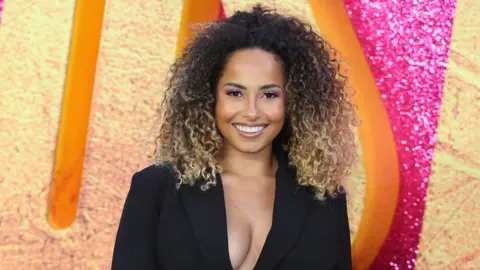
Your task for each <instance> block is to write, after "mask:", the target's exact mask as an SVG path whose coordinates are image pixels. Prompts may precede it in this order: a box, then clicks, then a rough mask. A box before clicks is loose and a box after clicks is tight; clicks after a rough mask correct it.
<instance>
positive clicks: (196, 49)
mask: <svg viewBox="0 0 480 270" xmlns="http://www.w3.org/2000/svg"><path fill="white" fill-rule="evenodd" d="M333 55H334V51H333V50H332V49H330V48H329V46H328V45H327V44H326V43H325V41H324V40H323V39H322V38H321V37H320V36H319V35H318V34H316V33H315V32H314V31H312V29H311V27H310V26H308V25H307V24H305V23H303V22H301V21H300V20H299V19H297V18H293V17H285V16H281V15H278V14H277V13H275V12H273V11H270V10H266V9H264V8H262V7H261V6H256V7H254V8H253V10H252V11H250V12H236V13H235V14H234V15H233V16H232V17H230V18H228V19H226V20H224V21H222V22H216V23H211V24H209V25H207V27H205V28H204V29H203V30H201V31H199V33H198V34H197V35H196V36H195V37H194V38H193V40H192V41H191V43H190V45H189V46H188V47H187V48H186V49H185V50H184V52H183V54H182V55H181V57H180V58H179V59H178V60H177V61H176V62H175V63H174V64H173V66H172V68H171V73H172V75H171V79H170V83H169V87H168V89H167V92H166V99H165V100H164V102H163V109H164V110H163V115H162V119H163V122H162V126H161V129H160V134H159V136H158V138H157V139H158V142H159V145H158V147H157V150H158V151H156V160H155V165H153V166H151V167H148V168H146V169H144V170H142V171H140V172H138V173H136V174H135V175H134V176H133V180H132V184H131V187H130V191H129V193H128V196H127V199H126V202H125V206H124V210H123V214H122V218H121V221H120V225H119V229H118V233H117V238H116V243H115V249H114V255H113V266H112V268H113V269H242V270H243V269H351V267H352V266H351V257H350V235H349V225H348V217H347V211H346V199H345V194H344V192H343V191H342V189H341V185H340V182H341V181H342V180H343V179H344V178H345V177H346V176H347V175H348V174H349V171H350V168H351V167H352V165H353V164H354V161H355V157H356V155H355V144H354V136H353V132H352V131H351V125H352V124H353V123H354V106H353V105H352V104H351V103H350V102H349V97H348V95H347V92H346V89H345V77H343V76H340V75H339V72H338V70H339V64H338V62H337V61H335V60H334V59H332V58H331V57H332V56H333Z"/></svg>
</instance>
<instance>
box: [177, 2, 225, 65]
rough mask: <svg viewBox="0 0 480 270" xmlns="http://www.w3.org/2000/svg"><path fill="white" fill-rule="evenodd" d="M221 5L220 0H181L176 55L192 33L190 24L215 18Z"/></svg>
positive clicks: (180, 51) (179, 53) (178, 54)
mask: <svg viewBox="0 0 480 270" xmlns="http://www.w3.org/2000/svg"><path fill="white" fill-rule="evenodd" d="M221 6H222V1H221V0H202V1H198V0H184V1H183V10H182V21H181V23H180V30H179V33H178V40H177V52H176V55H177V57H178V56H180V55H181V53H182V51H183V49H184V48H185V47H186V45H187V42H188V39H189V38H191V37H192V35H193V31H192V29H191V27H192V25H193V24H196V23H204V22H209V21H215V20H217V19H218V18H219V11H220V10H221Z"/></svg>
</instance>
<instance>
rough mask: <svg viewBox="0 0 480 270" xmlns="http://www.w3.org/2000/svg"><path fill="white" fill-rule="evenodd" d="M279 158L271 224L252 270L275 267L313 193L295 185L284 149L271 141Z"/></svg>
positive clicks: (295, 234)
mask: <svg viewBox="0 0 480 270" xmlns="http://www.w3.org/2000/svg"><path fill="white" fill-rule="evenodd" d="M274 151H275V155H276V157H277V160H278V170H277V174H276V189H275V202H274V207H273V220H272V228H271V229H270V232H269V234H268V236H267V239H266V241H265V245H264V246H263V249H262V252H261V254H260V258H259V259H258V262H257V264H256V266H255V270H264V269H274V268H275V266H276V265H277V264H278V263H279V262H280V261H281V259H282V258H283V257H285V256H286V255H287V253H288V251H289V250H290V249H291V248H292V247H293V245H294V244H295V241H296V240H297V238H298V237H299V235H300V232H301V230H302V226H303V223H304V221H305V218H306V216H307V213H308V210H309V208H310V206H311V205H312V203H313V201H314V200H313V194H312V193H311V192H309V191H308V190H307V188H305V187H300V186H298V185H297V180H296V176H295V172H294V170H293V169H290V168H288V161H287V153H286V152H284V151H283V149H282V148H281V146H280V144H276V143H274Z"/></svg>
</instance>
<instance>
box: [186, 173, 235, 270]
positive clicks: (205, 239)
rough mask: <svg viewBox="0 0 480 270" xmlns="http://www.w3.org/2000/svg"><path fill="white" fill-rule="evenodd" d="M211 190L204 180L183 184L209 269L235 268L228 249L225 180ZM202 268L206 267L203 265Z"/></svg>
mask: <svg viewBox="0 0 480 270" xmlns="http://www.w3.org/2000/svg"><path fill="white" fill-rule="evenodd" d="M218 178H219V176H218V175H217V185H216V186H215V187H212V188H210V189H209V190H208V191H205V192H204V191H202V190H201V189H200V184H195V185H194V186H182V188H181V189H180V194H181V198H182V201H183V204H184V206H185V209H186V211H187V214H188V217H189V219H190V222H191V224H192V227H193V231H194V235H195V237H196V240H197V242H198V244H199V247H200V252H201V253H202V256H203V258H204V259H205V262H206V266H207V267H206V269H232V265H231V263H230V256H229V253H228V233H227V224H226V213H225V200H224V196H223V188H222V182H221V181H220V179H218ZM199 269H203V268H202V267H200V266H199Z"/></svg>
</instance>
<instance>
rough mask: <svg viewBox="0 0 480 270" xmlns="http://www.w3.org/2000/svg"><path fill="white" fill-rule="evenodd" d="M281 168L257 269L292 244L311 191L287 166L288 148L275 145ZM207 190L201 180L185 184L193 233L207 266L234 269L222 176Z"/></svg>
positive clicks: (277, 258) (265, 266)
mask: <svg viewBox="0 0 480 270" xmlns="http://www.w3.org/2000/svg"><path fill="white" fill-rule="evenodd" d="M274 151H275V155H276V157H277V160H278V169H277V171H276V175H275V181H276V185H275V198H274V203H273V216H272V225H271V228H270V231H269V233H268V235H267V237H266V240H265V243H264V245H263V248H262V250H261V253H260V255H259V258H258V259H257V262H256V264H255V268H254V269H255V270H264V269H269V270H270V269H274V268H275V266H276V265H277V264H278V263H280V261H281V260H282V258H283V257H284V256H286V254H287V253H288V251H289V250H290V249H291V248H292V246H293V245H294V243H295V242H296V239H297V238H298V236H299V235H300V232H301V230H302V228H303V223H304V220H305V218H306V216H307V212H308V209H309V207H310V206H311V202H313V195H312V193H310V192H308V191H307V188H305V187H300V186H298V185H297V181H296V178H295V172H294V171H292V170H290V169H289V168H288V163H287V158H286V152H283V150H282V149H281V148H280V146H277V147H275V149H274ZM216 177H217V185H216V186H214V187H212V188H210V189H209V190H207V191H202V190H201V189H200V186H201V183H202V181H201V180H200V181H196V182H195V184H194V185H193V186H182V188H181V189H180V195H181V199H182V201H183V205H184V207H185V210H186V213H187V215H188V217H189V221H190V223H191V224H192V229H193V233H194V237H195V238H196V240H197V243H198V244H199V248H200V252H201V255H202V257H203V258H204V260H205V263H206V268H207V269H233V268H232V263H231V259H230V251H229V247H228V228H227V226H228V225H227V222H228V221H227V217H226V206H225V196H224V192H223V185H222V182H221V177H220V178H218V177H219V175H218V174H217V176H216Z"/></svg>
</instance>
